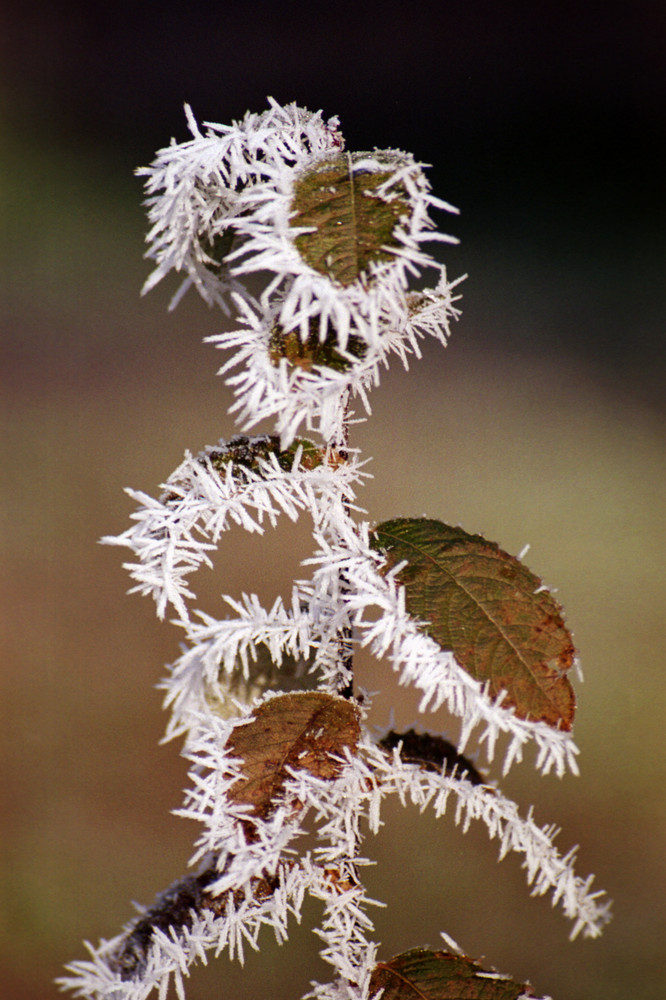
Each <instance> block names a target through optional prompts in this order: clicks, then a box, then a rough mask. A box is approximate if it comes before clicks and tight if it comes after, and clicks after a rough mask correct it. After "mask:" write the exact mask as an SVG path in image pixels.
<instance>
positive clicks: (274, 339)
mask: <svg viewBox="0 0 666 1000" xmlns="http://www.w3.org/2000/svg"><path fill="white" fill-rule="evenodd" d="M268 353H269V357H270V359H271V361H272V363H273V364H274V365H279V364H280V361H281V360H282V358H286V359H287V361H288V362H289V364H290V365H293V366H295V367H297V368H301V369H302V370H303V371H306V372H311V371H312V370H313V368H315V367H317V366H320V367H325V368H330V369H332V370H333V371H335V372H345V371H347V370H348V369H349V367H350V366H351V365H352V363H353V361H354V360H355V359H358V358H363V357H364V356H365V354H366V353H367V347H366V345H365V344H364V343H363V341H362V340H361V339H360V338H359V337H354V336H351V337H349V339H348V341H347V346H346V348H345V351H344V353H343V352H341V350H340V347H339V345H338V338H337V335H336V332H335V330H329V332H328V334H327V336H326V337H325V339H324V340H322V339H321V337H320V334H319V324H318V323H317V324H316V323H313V322H311V323H310V333H309V335H308V336H307V337H306V338H305V340H303V339H302V337H301V335H300V332H299V331H298V330H290V331H289V332H288V333H285V332H284V331H283V330H282V329H281V327H280V326H279V325H278V324H276V325H275V326H274V327H273V330H272V332H271V339H270V344H269V349H268Z"/></svg>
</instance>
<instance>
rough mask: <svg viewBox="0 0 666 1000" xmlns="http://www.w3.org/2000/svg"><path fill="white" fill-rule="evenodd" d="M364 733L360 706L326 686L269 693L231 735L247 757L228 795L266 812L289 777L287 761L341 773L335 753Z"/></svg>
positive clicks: (232, 748) (322, 773) (233, 747)
mask: <svg viewBox="0 0 666 1000" xmlns="http://www.w3.org/2000/svg"><path fill="white" fill-rule="evenodd" d="M359 735H360V726H359V720H358V711H357V709H356V708H355V707H354V705H352V704H351V702H349V701H347V700H346V699H345V698H339V697H336V696H335V695H332V694H326V693H325V692H322V691H306V692H299V693H297V694H296V693H294V694H285V695H279V696H277V697H275V698H270V699H269V700H268V701H266V702H264V703H263V704H262V705H260V706H259V708H258V709H257V710H256V711H255V712H254V718H253V720H252V722H249V723H245V724H243V725H239V726H236V727H235V729H234V730H233V732H232V733H231V736H230V737H229V740H228V741H227V747H228V749H229V752H230V753H231V755H232V756H234V757H240V758H241V759H242V761H243V768H242V771H243V777H242V778H241V780H239V781H237V782H236V784H235V785H233V787H232V788H231V790H230V791H229V793H228V797H229V798H230V799H231V800H232V801H234V802H243V803H247V804H249V805H251V806H253V809H254V813H255V814H256V815H257V816H261V817H263V818H265V817H266V816H268V815H269V814H270V812H271V807H272V806H273V805H274V804H275V799H276V797H277V796H278V795H279V794H280V792H281V790H282V788H283V786H284V783H285V781H287V780H288V778H289V772H288V771H287V768H288V767H291V768H296V769H299V770H306V771H309V772H310V774H313V775H314V776H315V777H317V778H329V779H333V778H336V777H337V776H338V774H339V773H340V770H341V768H342V764H341V763H340V762H339V761H337V760H333V759H332V758H331V756H330V755H331V754H335V755H336V756H339V757H343V756H344V751H345V748H346V747H348V748H349V749H350V750H352V751H354V750H355V749H356V747H357V745H358V739H359Z"/></svg>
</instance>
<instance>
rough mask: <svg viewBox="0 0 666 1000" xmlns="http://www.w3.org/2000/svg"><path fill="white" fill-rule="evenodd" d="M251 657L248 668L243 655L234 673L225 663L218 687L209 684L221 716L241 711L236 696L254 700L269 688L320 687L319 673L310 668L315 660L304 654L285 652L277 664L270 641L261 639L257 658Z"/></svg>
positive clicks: (214, 707)
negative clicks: (221, 692)
mask: <svg viewBox="0 0 666 1000" xmlns="http://www.w3.org/2000/svg"><path fill="white" fill-rule="evenodd" d="M248 660H249V663H248V668H247V670H245V668H244V666H243V664H242V662H241V660H240V657H238V658H237V666H236V667H235V669H234V670H233V671H232V672H231V673H230V674H229V673H227V671H226V670H225V669H224V668H222V667H221V668H220V670H219V673H218V679H217V684H216V685H215V687H214V686H213V685H211V684H209V685H208V686H207V691H206V703H207V705H208V707H209V708H210V709H211V710H212V711H214V712H215V714H216V715H219V716H220V717H221V718H232V717H233V716H236V715H238V711H239V710H238V707H237V706H236V704H235V701H234V699H235V700H237V701H240V702H243V703H245V704H250V703H251V702H252V701H254V699H255V698H259V697H260V696H261V695H263V694H264V693H265V692H266V691H270V690H272V691H289V692H292V691H308V690H312V689H314V688H316V687H317V684H318V678H317V675H316V674H314V673H310V672H309V667H310V665H311V662H312V661H311V660H308V659H306V658H305V657H304V656H293V655H292V654H291V653H286V652H283V653H282V659H281V661H280V663H279V664H277V663H276V662H275V660H274V659H273V657H272V656H271V651H270V649H269V648H268V646H267V645H266V643H259V644H255V656H254V658H253V659H251V658H250V657H248ZM218 686H219V688H221V689H222V690H223V691H224V695H225V698H224V700H223V699H222V698H221V697H220V696H219V695H218V693H217V690H216V689H217V687H218Z"/></svg>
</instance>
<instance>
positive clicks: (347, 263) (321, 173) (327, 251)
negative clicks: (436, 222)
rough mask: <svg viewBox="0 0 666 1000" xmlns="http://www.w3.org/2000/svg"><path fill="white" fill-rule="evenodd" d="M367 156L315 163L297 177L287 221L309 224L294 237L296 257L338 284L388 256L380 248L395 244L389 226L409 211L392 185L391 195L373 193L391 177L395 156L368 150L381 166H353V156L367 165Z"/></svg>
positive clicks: (353, 278) (348, 282)
mask: <svg viewBox="0 0 666 1000" xmlns="http://www.w3.org/2000/svg"><path fill="white" fill-rule="evenodd" d="M367 156H368V154H365V153H356V154H354V155H352V156H346V155H340V156H338V157H335V158H334V159H331V160H327V161H325V162H323V163H319V164H317V166H316V167H314V168H313V169H312V170H308V171H306V172H305V173H303V174H302V175H301V176H300V178H299V179H298V181H297V182H296V185H295V189H294V196H293V199H292V203H291V212H292V217H291V219H290V225H292V226H294V227H301V226H310V227H313V232H310V233H304V234H302V235H300V236H297V237H296V240H295V243H296V247H297V248H298V251H299V253H300V255H301V257H302V258H303V260H304V261H305V262H306V264H308V265H309V266H310V267H312V268H313V269H314V270H315V271H319V272H320V273H321V274H325V275H327V276H328V277H329V278H332V279H333V280H334V281H337V282H339V283H340V284H341V285H351V284H353V283H354V282H355V281H357V280H358V278H359V277H360V276H361V274H363V273H364V272H365V271H366V270H367V269H368V266H369V265H370V262H371V261H376V262H380V261H389V260H392V259H393V255H392V254H391V253H390V252H388V251H387V250H386V249H384V248H385V247H387V246H389V247H390V246H398V241H397V240H396V239H395V237H394V235H393V233H394V230H395V228H396V225H397V223H398V220H399V219H400V217H401V216H402V215H405V214H406V213H407V214H409V212H410V206H409V202H408V200H407V196H406V192H405V191H404V189H402V188H399V187H398V186H397V185H396V186H394V188H393V191H392V197H391V198H386V197H381V196H379V195H378V194H377V189H378V188H379V187H381V185H382V184H384V183H385V182H386V181H388V180H390V178H391V177H392V175H393V172H394V170H395V167H396V165H397V164H396V163H395V162H394V160H395V157H394V156H392V155H391V154H390V153H383V154H382V153H375V154H373V159H375V160H378V161H379V162H380V164H382V162H384V163H385V166H386V169H385V170H380V171H376V172H375V171H369V170H367V168H365V169H364V168H361V167H359V168H357V167H356V166H355V164H354V157H356V158H357V159H359V160H360V159H363V160H365V161H366V163H367Z"/></svg>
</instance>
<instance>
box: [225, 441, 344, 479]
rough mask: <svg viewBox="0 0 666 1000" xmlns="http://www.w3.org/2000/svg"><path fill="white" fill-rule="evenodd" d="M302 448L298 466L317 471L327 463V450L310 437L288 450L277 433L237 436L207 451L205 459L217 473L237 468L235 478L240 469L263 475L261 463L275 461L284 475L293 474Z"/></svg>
mask: <svg viewBox="0 0 666 1000" xmlns="http://www.w3.org/2000/svg"><path fill="white" fill-rule="evenodd" d="M299 448H300V449H301V456H300V460H299V463H298V464H299V466H300V467H301V468H302V469H308V470H309V469H316V468H318V467H319V466H320V465H321V464H322V462H323V461H324V456H325V449H323V448H320V447H318V446H317V445H316V444H314V442H312V441H310V440H308V439H307V438H295V439H294V440H293V441H292V443H291V444H290V445H289V447H288V448H284V449H282V448H281V447H280V438H279V437H278V436H277V435H275V434H265V435H260V436H258V437H246V436H245V435H243V434H237V435H236V436H235V437H232V438H231V439H230V440H229V441H226V442H224V443H222V444H220V445H219V446H217V447H215V448H210V449H208V451H207V452H206V458H207V459H208V461H209V462H210V464H211V465H212V466H213V468H214V469H217V471H218V472H221V471H222V470H223V469H225V468H226V467H227V466H229V465H234V466H236V470H237V471H236V475H238V472H239V471H240V470H241V469H252V470H253V471H254V472H261V462H269V461H271V459H272V458H274V459H275V461H276V462H277V464H278V465H279V467H280V468H281V469H282V470H283V471H284V472H291V469H292V467H293V465H294V459H295V458H296V454H297V452H298V450H299Z"/></svg>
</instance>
